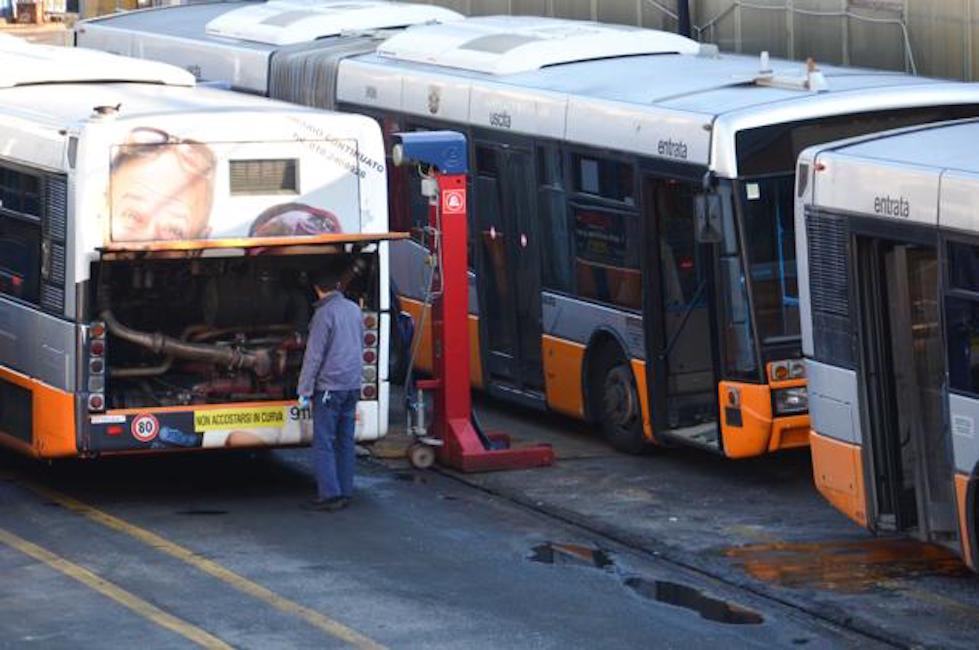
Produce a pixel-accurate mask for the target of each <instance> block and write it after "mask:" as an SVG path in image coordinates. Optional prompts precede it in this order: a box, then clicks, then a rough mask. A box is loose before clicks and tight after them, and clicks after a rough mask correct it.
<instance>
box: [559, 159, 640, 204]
mask: <svg viewBox="0 0 979 650" xmlns="http://www.w3.org/2000/svg"><path fill="white" fill-rule="evenodd" d="M573 169H574V188H575V190H576V191H578V192H581V193H582V194H591V195H593V196H599V197H601V198H603V199H608V200H610V201H618V202H620V203H625V204H627V205H635V204H636V199H635V195H636V189H635V176H634V172H633V166H632V165H631V164H629V163H625V162H619V161H615V160H607V159H604V158H595V157H591V156H584V155H575V156H574V165H573Z"/></svg>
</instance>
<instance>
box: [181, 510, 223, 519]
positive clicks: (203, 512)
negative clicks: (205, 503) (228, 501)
mask: <svg viewBox="0 0 979 650" xmlns="http://www.w3.org/2000/svg"><path fill="white" fill-rule="evenodd" d="M177 514H178V515H193V516H203V517H213V516H216V515H226V514H228V511H227V510H214V509H209V508H192V509H190V510H178V511H177Z"/></svg>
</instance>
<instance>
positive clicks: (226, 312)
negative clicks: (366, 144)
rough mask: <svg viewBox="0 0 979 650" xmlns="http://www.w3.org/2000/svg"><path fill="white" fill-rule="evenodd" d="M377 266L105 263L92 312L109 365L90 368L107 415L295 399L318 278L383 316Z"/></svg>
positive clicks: (309, 261)
mask: <svg viewBox="0 0 979 650" xmlns="http://www.w3.org/2000/svg"><path fill="white" fill-rule="evenodd" d="M376 263H377V260H376V256H375V255H374V254H371V253H356V254H348V253H334V254H317V255H268V254H263V255H246V256H239V257H234V258H227V257H225V258H217V257H215V258H207V257H196V258H192V259H187V258H181V259H147V258H140V259H108V260H106V259H103V260H102V261H101V262H100V263H99V264H98V265H97V266H96V268H94V269H93V275H92V277H93V280H94V282H93V283H92V284H93V285H94V287H93V305H94V309H93V310H92V313H93V314H94V316H95V318H96V319H98V320H99V321H101V323H103V324H104V330H105V343H104V346H101V347H100V348H99V350H101V354H102V356H104V364H103V365H99V364H98V361H99V360H98V359H92V360H90V363H89V368H90V370H95V369H98V368H104V369H105V372H104V375H105V378H104V382H102V384H103V385H102V387H103V388H104V391H105V398H104V407H105V408H108V409H116V408H144V407H146V408H148V407H161V406H186V405H192V404H216V403H233V402H254V401H265V400H282V399H290V398H292V397H294V396H295V395H296V385H297V383H298V379H299V371H300V368H301V366H302V358H303V353H304V351H305V346H306V331H307V327H308V323H309V318H310V316H311V314H312V303H313V301H314V300H315V294H314V291H313V287H312V284H313V281H314V279H315V278H316V277H318V274H323V275H324V277H326V278H329V279H330V284H332V283H333V282H337V283H339V284H340V286H341V288H342V289H343V290H344V292H345V293H346V295H347V296H348V297H349V298H351V299H352V300H354V301H356V302H359V303H360V304H361V305H362V307H363V308H364V309H366V310H371V311H376V308H377V304H376V302H377V301H376V297H377V295H378V288H377V287H376V286H373V284H374V283H375V282H376V281H375V280H372V278H374V277H375V276H376V275H377V274H376V273H373V272H372V269H373V265H374V264H376ZM89 353H90V354H91V350H90V351H89ZM93 374H94V373H93ZM89 385H90V386H92V379H91V377H90V378H89ZM89 405H90V407H91V406H92V402H91V401H90V403H89ZM90 410H99V409H91V408H90Z"/></svg>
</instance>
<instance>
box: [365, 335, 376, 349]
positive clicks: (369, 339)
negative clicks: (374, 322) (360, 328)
mask: <svg viewBox="0 0 979 650" xmlns="http://www.w3.org/2000/svg"><path fill="white" fill-rule="evenodd" d="M364 345H366V346H367V347H369V348H372V347H374V346H375V345H377V334H375V333H374V332H366V333H365V334H364Z"/></svg>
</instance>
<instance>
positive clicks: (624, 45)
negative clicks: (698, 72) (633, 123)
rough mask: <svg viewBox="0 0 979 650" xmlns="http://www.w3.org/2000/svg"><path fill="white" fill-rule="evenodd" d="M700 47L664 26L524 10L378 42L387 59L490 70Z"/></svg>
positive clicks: (515, 69)
mask: <svg viewBox="0 0 979 650" xmlns="http://www.w3.org/2000/svg"><path fill="white" fill-rule="evenodd" d="M700 53H701V45H700V43H698V42H696V41H693V40H691V39H689V38H685V37H683V36H678V35H677V34H671V33H669V32H661V31H656V30H652V29H639V28H637V27H628V26H624V25H606V24H600V23H591V22H582V21H577V20H560V19H556V18H533V17H528V16H491V17H486V18H470V19H468V20H466V21H465V22H462V23H449V24H446V25H428V26H424V27H417V28H414V29H409V30H406V31H404V32H402V33H401V34H397V35H395V36H393V37H392V38H389V39H388V40H387V41H385V42H384V43H383V44H382V45H381V46H380V48H378V54H380V55H382V56H386V57H389V58H392V59H398V60H402V61H412V62H415V63H430V64H433V65H439V66H445V67H448V68H458V69H462V70H470V71H472V72H483V73H488V74H494V75H504V74H515V73H519V72H530V71H533V70H539V69H540V68H543V67H546V66H550V65H560V64H563V63H577V62H581V61H590V60H594V59H606V58H613V57H621V56H636V55H643V54H694V55H696V54H700Z"/></svg>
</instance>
